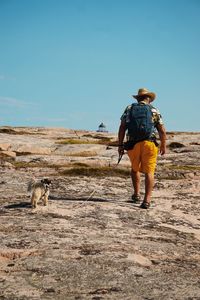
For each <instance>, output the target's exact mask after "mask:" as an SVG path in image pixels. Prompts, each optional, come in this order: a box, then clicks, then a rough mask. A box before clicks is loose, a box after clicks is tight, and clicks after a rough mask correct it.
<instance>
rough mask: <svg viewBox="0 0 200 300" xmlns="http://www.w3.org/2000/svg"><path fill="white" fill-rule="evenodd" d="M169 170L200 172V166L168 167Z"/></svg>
mask: <svg viewBox="0 0 200 300" xmlns="http://www.w3.org/2000/svg"><path fill="white" fill-rule="evenodd" d="M167 168H169V169H171V170H179V171H180V170H181V171H200V166H195V165H167Z"/></svg>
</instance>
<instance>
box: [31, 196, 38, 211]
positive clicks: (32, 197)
mask: <svg viewBox="0 0 200 300" xmlns="http://www.w3.org/2000/svg"><path fill="white" fill-rule="evenodd" d="M31 206H32V208H36V207H37V198H36V197H35V195H32V196H31Z"/></svg>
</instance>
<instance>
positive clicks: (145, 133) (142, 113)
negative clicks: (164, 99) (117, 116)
mask: <svg viewBox="0 0 200 300" xmlns="http://www.w3.org/2000/svg"><path fill="white" fill-rule="evenodd" d="M151 108H152V106H151V105H148V104H144V103H133V104H132V106H131V109H130V122H128V123H127V129H128V135H129V137H130V138H131V140H133V141H134V142H139V141H144V140H149V139H150V137H151V135H152V133H153V131H154V129H155V126H154V122H153V118H152V116H153V113H152V111H151Z"/></svg>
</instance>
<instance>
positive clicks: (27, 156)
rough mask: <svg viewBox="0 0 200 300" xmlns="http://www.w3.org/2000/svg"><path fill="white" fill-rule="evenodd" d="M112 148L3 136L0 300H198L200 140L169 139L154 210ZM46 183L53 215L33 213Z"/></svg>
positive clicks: (51, 135)
mask: <svg viewBox="0 0 200 300" xmlns="http://www.w3.org/2000/svg"><path fill="white" fill-rule="evenodd" d="M115 141H116V135H114V134H109V133H104V134H101V133H96V132H85V131H76V132H75V131H73V130H67V129H50V128H49V129H46V128H11V127H0V157H1V161H0V172H1V178H0V193H1V196H0V299H5V300H25V299H31V300H32V299H33V300H38V299H45V300H46V299H58V300H65V299H67V300H68V299H69V300H79V299H80V300H81V299H88V300H90V299H91V300H101V299H113V300H114V299H120V300H121V299H125V300H126V299H127V300H128V299H130V300H132V299H133V300H134V299H135V300H142V299H146V300H147V299H148V300H153V299H166V300H169V299H180V300H183V299H187V300H191V299H200V204H199V200H200V182H199V179H200V163H199V158H200V151H199V150H200V142H199V141H200V133H176V132H175V133H168V153H167V154H166V155H165V157H159V160H158V166H157V172H156V182H155V188H154V193H153V199H152V203H153V204H152V206H151V208H150V209H149V210H142V209H140V208H139V205H134V204H132V203H130V201H129V200H130V197H131V193H132V187H131V180H130V177H129V172H130V169H129V162H128V158H127V157H126V155H125V156H124V157H123V159H122V161H121V162H120V164H119V165H118V166H116V163H117V159H118V157H117V148H116V147H115V144H116V142H115ZM44 177H48V178H50V179H51V180H52V182H53V183H52V187H51V193H50V200H49V205H48V206H47V207H44V206H42V204H41V203H40V204H39V206H38V208H37V209H32V208H31V206H30V196H29V195H28V193H27V184H28V182H29V180H30V179H32V178H35V179H42V178H44ZM142 188H144V182H143V181H142Z"/></svg>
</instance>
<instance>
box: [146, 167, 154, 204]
mask: <svg viewBox="0 0 200 300" xmlns="http://www.w3.org/2000/svg"><path fill="white" fill-rule="evenodd" d="M153 187H154V173H146V174H145V195H144V202H145V203H150V201H151V194H152V191H153Z"/></svg>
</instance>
